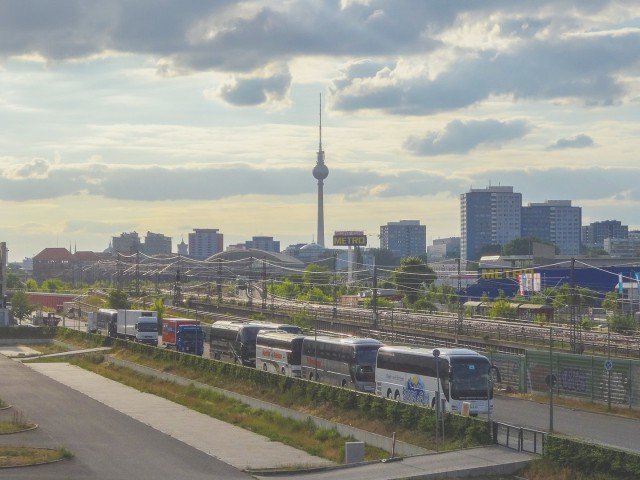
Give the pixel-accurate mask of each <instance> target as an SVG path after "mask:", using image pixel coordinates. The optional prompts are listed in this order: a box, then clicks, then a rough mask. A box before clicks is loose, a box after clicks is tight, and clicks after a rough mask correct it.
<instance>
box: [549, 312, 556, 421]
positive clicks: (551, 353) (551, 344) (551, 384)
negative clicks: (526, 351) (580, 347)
mask: <svg viewBox="0 0 640 480" xmlns="http://www.w3.org/2000/svg"><path fill="white" fill-rule="evenodd" d="M554 380H555V378H554V376H553V326H552V325H551V324H549V376H548V383H549V432H550V433H553V386H554V384H555V381H554Z"/></svg>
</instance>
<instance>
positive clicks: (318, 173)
mask: <svg viewBox="0 0 640 480" xmlns="http://www.w3.org/2000/svg"><path fill="white" fill-rule="evenodd" d="M313 176H314V178H316V179H317V180H324V179H325V178H327V177H328V176H329V169H328V168H327V166H326V165H325V164H324V163H318V164H316V166H315V167H313Z"/></svg>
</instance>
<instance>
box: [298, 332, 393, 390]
mask: <svg viewBox="0 0 640 480" xmlns="http://www.w3.org/2000/svg"><path fill="white" fill-rule="evenodd" d="M381 346H382V343H381V342H379V341H378V340H374V339H372V338H357V337H330V336H318V337H305V338H304V340H303V342H302V364H301V366H302V378H308V379H309V380H313V379H314V378H315V380H316V381H319V382H324V383H330V384H333V385H339V386H341V387H345V388H346V387H353V388H355V389H356V390H361V391H365V392H373V391H374V390H375V367H376V352H377V351H378V349H379V348H380V347H381Z"/></svg>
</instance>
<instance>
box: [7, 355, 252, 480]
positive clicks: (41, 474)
mask: <svg viewBox="0 0 640 480" xmlns="http://www.w3.org/2000/svg"><path fill="white" fill-rule="evenodd" d="M0 370H1V371H2V375H0V392H1V394H2V398H3V400H4V401H5V402H7V403H10V404H12V405H14V408H17V409H19V410H20V411H22V412H23V413H24V415H25V418H26V419H27V420H29V421H31V422H35V423H37V424H38V425H39V428H38V429H36V430H34V431H31V432H25V433H21V434H15V435H3V436H1V437H0V444H4V445H16V444H19V445H33V446H43V447H60V446H64V447H66V448H67V449H69V450H70V451H71V452H72V453H73V455H74V457H73V459H71V460H66V461H63V462H59V463H56V464H52V465H43V466H38V467H30V468H16V469H8V470H3V471H2V474H1V475H0V477H2V479H3V480H5V479H6V480H9V479H11V480H12V479H33V480H45V479H47V480H48V479H70V480H75V479H83V480H84V479H101V480H105V479H108V480H111V479H113V480H115V479H118V480H119V479H123V480H124V479H127V480H129V479H132V478H135V479H140V480H146V479H149V480H157V479H159V478H167V479H169V478H180V479H185V480H186V479H194V480H195V479H198V480H199V479H207V480H210V479H216V478H219V479H248V478H252V477H250V476H248V475H246V474H245V473H243V472H240V471H239V470H237V469H235V468H233V467H231V466H229V465H227V464H226V463H223V462H221V461H219V460H217V459H215V458H214V457H211V456H209V455H206V454H205V453H202V452H200V451H199V450H196V449H195V448H192V447H189V446H188V445H186V444H184V443H182V442H180V441H178V440H175V439H173V438H172V437H170V436H168V435H165V434H163V433H160V432H158V431H157V430H154V429H153V428H151V427H149V426H147V425H144V424H143V423H141V422H138V421H136V420H133V419H132V418H130V417H128V416H126V415H124V414H121V413H119V412H117V411H116V410H113V409H111V408H109V407H106V406H105V405H103V404H101V403H99V402H97V401H95V400H92V399H91V398H89V397H87V396H85V395H83V394H81V393H79V392H76V391H75V390H72V389H70V388H68V387H66V386H64V385H62V384H60V383H58V382H56V381H54V380H51V379H49V378H47V377H45V376H43V375H40V374H38V373H36V372H34V371H33V370H31V369H30V368H28V367H26V366H24V365H22V364H20V363H18V362H14V361H12V360H9V359H7V358H6V357H3V356H1V355H0Z"/></svg>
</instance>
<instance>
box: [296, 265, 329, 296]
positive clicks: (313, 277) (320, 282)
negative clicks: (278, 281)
mask: <svg viewBox="0 0 640 480" xmlns="http://www.w3.org/2000/svg"><path fill="white" fill-rule="evenodd" d="M332 278H333V273H332V272H330V271H329V269H328V268H327V267H323V266H320V265H316V264H315V263H312V264H311V265H308V266H307V268H305V269H304V273H303V274H302V285H303V288H304V289H305V290H306V291H309V290H313V289H315V288H319V289H320V290H322V292H323V293H324V294H325V295H329V294H330V293H331V290H332V287H333V285H332Z"/></svg>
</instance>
